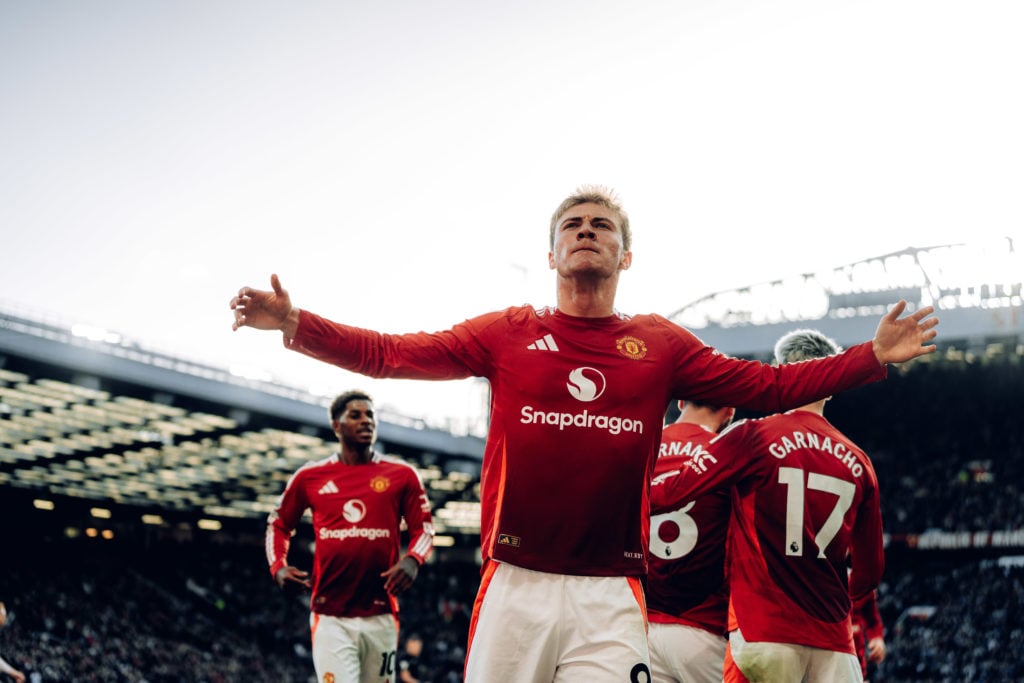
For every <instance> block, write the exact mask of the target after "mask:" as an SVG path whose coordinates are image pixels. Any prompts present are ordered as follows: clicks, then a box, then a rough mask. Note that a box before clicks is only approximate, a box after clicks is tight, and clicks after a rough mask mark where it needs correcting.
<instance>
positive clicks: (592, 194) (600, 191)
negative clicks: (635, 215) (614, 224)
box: [548, 185, 633, 251]
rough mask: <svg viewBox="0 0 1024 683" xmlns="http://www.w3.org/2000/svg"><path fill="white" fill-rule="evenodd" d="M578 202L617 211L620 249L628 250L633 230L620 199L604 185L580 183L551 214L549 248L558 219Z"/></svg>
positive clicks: (553, 238) (551, 246) (553, 239)
mask: <svg viewBox="0 0 1024 683" xmlns="http://www.w3.org/2000/svg"><path fill="white" fill-rule="evenodd" d="M580 204H597V205H598V206H603V207H605V208H606V209H611V210H612V211H614V212H615V213H617V214H618V215H619V229H620V230H621V231H622V249H623V251H629V250H630V248H631V247H632V245H633V232H632V231H631V230H630V229H629V216H627V215H626V211H625V209H623V208H622V201H621V200H620V199H619V197H618V195H616V194H615V191H614V190H612V189H610V188H607V187H605V186H604V185H581V186H580V187H578V188H576V191H575V192H573V193H572V194H571V195H569V196H568V197H566V198H565V200H564V201H562V203H561V204H559V205H558V208H557V209H555V213H553V214H552V215H551V233H550V235H549V239H548V245H549V247H550V248H551V249H554V248H555V230H556V228H557V227H558V220H559V219H560V218H561V217H562V215H563V214H565V212H566V211H568V210H569V209H571V208H572V207H574V206H579V205H580Z"/></svg>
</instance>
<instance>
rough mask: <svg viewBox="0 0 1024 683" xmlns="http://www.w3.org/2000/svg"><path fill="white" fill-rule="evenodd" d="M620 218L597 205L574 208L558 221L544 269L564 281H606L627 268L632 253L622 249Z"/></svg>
mask: <svg viewBox="0 0 1024 683" xmlns="http://www.w3.org/2000/svg"><path fill="white" fill-rule="evenodd" d="M620 223H621V218H620V217H619V215H618V213H617V212H616V211H615V210H614V209H609V208H608V207H606V206H601V205H600V204H590V203H587V204H577V205H576V206H573V207H571V208H569V209H568V210H567V211H566V212H565V213H564V214H562V215H561V217H560V218H559V219H558V224H557V225H556V226H555V242H554V245H553V247H552V251H551V252H550V253H548V265H549V266H550V267H551V269H552V270H555V271H557V272H558V274H559V275H562V276H564V277H572V276H575V275H590V276H597V277H610V276H612V275H614V274H615V273H617V272H618V271H620V270H625V269H627V268H629V265H630V263H631V262H632V260H633V253H632V252H629V251H626V250H625V249H624V248H623V245H622V228H621V226H620Z"/></svg>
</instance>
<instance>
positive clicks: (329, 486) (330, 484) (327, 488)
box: [317, 481, 339, 496]
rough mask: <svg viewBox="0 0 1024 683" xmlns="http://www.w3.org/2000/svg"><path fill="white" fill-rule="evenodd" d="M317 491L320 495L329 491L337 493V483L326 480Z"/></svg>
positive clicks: (324, 494)
mask: <svg viewBox="0 0 1024 683" xmlns="http://www.w3.org/2000/svg"><path fill="white" fill-rule="evenodd" d="M317 493H319V494H320V495H321V496H326V495H327V494H329V493H339V491H338V485H337V484H335V483H334V482H333V481H328V482H327V483H326V484H324V485H323V486H321V487H320V490H319V491H317Z"/></svg>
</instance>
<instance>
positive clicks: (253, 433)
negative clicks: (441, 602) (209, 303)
mask: <svg viewBox="0 0 1024 683" xmlns="http://www.w3.org/2000/svg"><path fill="white" fill-rule="evenodd" d="M328 402H329V399H325V398H322V397H316V396H313V395H311V394H309V393H308V392H306V391H304V390H301V389H297V388H293V387H288V386H284V385H281V384H275V383H271V382H264V381H260V380H253V379H246V378H243V377H238V376H236V375H233V374H232V373H230V372H229V371H226V370H222V369H219V368H215V367H211V366H208V365H205V364H202V363H197V362H193V361H188V360H184V359H181V358H176V357H174V356H171V355H168V354H165V353H161V352H156V351H152V350H148V349H146V348H144V347H143V346H142V345H140V344H138V343H135V342H131V341H126V340H124V339H122V338H120V337H117V336H112V335H98V334H90V333H88V331H86V332H85V333H83V332H82V331H81V330H73V329H70V328H68V327H65V326H62V325H60V324H54V323H50V322H44V321H41V320H38V319H33V318H32V317H29V316H25V315H20V314H18V315H15V314H12V313H8V312H3V311H0V507H2V508H3V509H2V510H0V514H4V515H5V518H6V519H16V518H17V519H26V516H25V515H27V514H33V513H32V509H31V508H34V509H41V510H53V509H54V508H57V509H59V511H60V513H61V514H59V515H53V516H52V517H53V518H54V519H60V520H61V522H60V524H63V525H65V527H66V528H68V529H71V528H78V529H84V528H87V527H88V528H92V529H93V530H94V531H96V530H97V529H100V528H103V530H104V531H106V532H111V530H112V529H113V528H114V527H115V526H117V527H118V528H119V529H121V530H131V529H132V528H134V529H136V530H137V529H138V528H139V527H140V526H141V525H142V524H151V525H154V526H157V527H162V528H164V529H165V530H169V531H171V532H172V533H174V534H180V533H181V531H182V529H183V528H185V529H187V530H190V531H189V533H191V530H194V529H196V528H199V529H203V528H209V529H212V530H219V529H221V528H223V527H224V526H225V525H234V527H235V528H242V527H244V528H245V529H248V533H249V534H250V536H251V535H253V534H256V535H261V533H262V526H263V523H264V521H265V520H266V516H267V514H268V513H269V512H270V510H271V509H273V507H274V506H275V505H276V502H277V498H278V496H280V493H281V491H282V490H283V489H284V485H285V483H286V482H287V480H288V478H289V477H290V476H291V474H292V473H294V471H295V470H296V469H297V468H298V467H299V466H301V465H302V464H304V463H306V462H308V461H311V460H319V459H322V458H325V457H327V456H329V455H331V454H332V453H334V452H335V451H336V450H337V440H336V437H335V436H334V434H333V433H332V432H331V430H330V427H329V425H328V418H327V404H328ZM378 439H379V440H378V446H379V448H380V449H381V450H383V451H385V452H387V453H390V454H393V455H397V456H399V457H403V458H404V459H406V460H407V461H409V462H410V463H411V464H413V465H414V466H415V467H416V468H417V470H418V471H419V473H420V476H421V478H422V479H423V480H424V484H425V486H426V487H427V491H428V496H429V497H430V499H431V504H432V506H433V508H434V515H435V527H436V528H437V530H438V531H439V532H440V533H442V534H443V533H448V534H457V535H475V534H476V533H478V532H479V493H478V491H476V487H477V485H478V484H477V483H478V481H479V470H480V461H481V459H482V457H483V446H484V443H483V440H482V439H480V438H478V437H473V436H457V435H453V434H451V433H448V432H445V431H442V430H438V429H432V428H429V427H427V426H426V425H424V424H423V423H422V422H419V421H416V420H411V419H405V418H402V417H401V416H397V415H388V414H382V415H381V416H380V420H379V422H378ZM26 507H29V508H30V509H29V510H27V511H26V510H25V508H26ZM104 520H106V521H104ZM119 520H120V523H119ZM204 525H206V526H204Z"/></svg>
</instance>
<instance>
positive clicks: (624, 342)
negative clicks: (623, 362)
mask: <svg viewBox="0 0 1024 683" xmlns="http://www.w3.org/2000/svg"><path fill="white" fill-rule="evenodd" d="M615 348H616V349H618V350H619V353H621V354H622V355H623V356H625V357H626V358H632V359H633V360H640V359H641V358H643V357H644V356H646V355H647V344H645V343H644V340H643V339H637V338H636V337H632V336H628V335H627V336H625V337H623V338H622V339H619V340H617V341H616V342H615Z"/></svg>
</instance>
